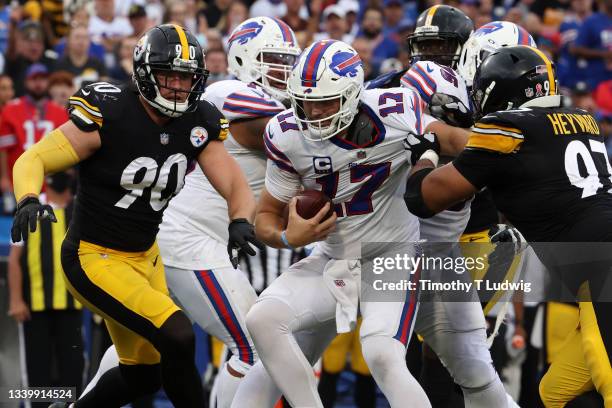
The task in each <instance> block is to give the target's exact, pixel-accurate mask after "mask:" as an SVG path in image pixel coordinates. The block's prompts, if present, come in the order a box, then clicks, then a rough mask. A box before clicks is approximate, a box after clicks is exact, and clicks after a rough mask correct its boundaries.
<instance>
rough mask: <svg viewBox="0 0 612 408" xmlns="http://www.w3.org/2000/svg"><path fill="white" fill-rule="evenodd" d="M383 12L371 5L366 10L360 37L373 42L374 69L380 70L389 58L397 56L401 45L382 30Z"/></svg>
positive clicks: (375, 70)
mask: <svg viewBox="0 0 612 408" xmlns="http://www.w3.org/2000/svg"><path fill="white" fill-rule="evenodd" d="M382 29H383V14H382V11H381V10H380V9H377V8H373V7H369V8H367V9H366V10H365V12H364V15H363V21H362V22H361V33H360V34H359V36H360V37H363V38H365V39H367V40H369V41H370V42H371V43H372V69H373V71H374V72H375V73H377V72H378V68H379V67H380V64H381V63H382V62H383V61H384V60H386V59H387V58H397V55H398V52H399V45H398V43H397V42H395V41H394V40H392V39H391V38H390V37H387V36H385V35H384V34H383V32H382Z"/></svg>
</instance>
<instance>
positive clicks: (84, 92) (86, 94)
mask: <svg viewBox="0 0 612 408" xmlns="http://www.w3.org/2000/svg"><path fill="white" fill-rule="evenodd" d="M81 92H83V95H85V96H88V95H89V94H90V92H91V91H86V90H84V89H83V90H82V91H81Z"/></svg>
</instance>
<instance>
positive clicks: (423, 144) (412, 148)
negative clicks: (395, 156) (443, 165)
mask: <svg viewBox="0 0 612 408" xmlns="http://www.w3.org/2000/svg"><path fill="white" fill-rule="evenodd" d="M404 149H406V154H407V155H408V159H409V160H410V163H411V164H412V165H413V166H414V165H415V164H416V162H417V161H419V159H420V158H421V156H422V155H423V154H424V153H425V152H426V151H428V150H431V151H432V152H433V153H435V154H436V155H437V156H439V155H440V142H439V141H438V137H437V136H436V134H435V133H432V132H428V133H425V134H423V135H415V134H409V135H408V137H407V138H406V139H405V140H404ZM428 158H429V157H428ZM432 161H433V160H432ZM436 162H437V159H436ZM434 164H436V165H437V163H434Z"/></svg>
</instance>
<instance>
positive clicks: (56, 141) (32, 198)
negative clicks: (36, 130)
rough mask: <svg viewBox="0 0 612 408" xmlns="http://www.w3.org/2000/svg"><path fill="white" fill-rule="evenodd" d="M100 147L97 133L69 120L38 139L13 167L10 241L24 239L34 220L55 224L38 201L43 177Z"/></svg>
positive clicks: (78, 160)
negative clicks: (44, 218)
mask: <svg viewBox="0 0 612 408" xmlns="http://www.w3.org/2000/svg"><path fill="white" fill-rule="evenodd" d="M100 144H101V140H100V134H99V133H98V131H93V132H84V131H82V130H80V129H79V128H78V127H76V125H75V124H74V123H73V122H72V121H68V122H66V123H64V124H63V125H62V126H60V127H58V128H57V129H55V130H53V131H51V132H49V133H48V134H47V135H46V136H45V137H44V138H43V139H42V140H40V141H39V142H38V143H36V144H35V145H33V146H32V147H30V148H29V149H28V150H26V151H25V152H24V153H23V154H22V155H21V156H19V158H18V159H17V161H16V162H15V166H14V167H13V188H14V191H15V198H16V199H17V212H16V213H15V219H14V221H13V227H12V229H11V237H12V239H13V242H17V241H19V240H21V239H23V240H27V235H28V227H29V230H30V232H34V231H35V230H36V220H37V219H38V218H39V217H42V216H49V218H50V219H51V220H52V221H55V215H54V214H53V210H52V209H51V207H50V206H48V205H42V204H40V202H39V201H38V194H40V190H41V188H42V184H43V180H44V178H45V175H47V174H50V173H55V172H58V171H62V170H66V169H68V168H70V167H72V166H74V165H75V164H77V163H78V162H80V161H81V160H84V159H86V158H87V157H89V156H91V155H92V154H93V153H94V152H95V151H96V150H97V149H98V148H99V147H100Z"/></svg>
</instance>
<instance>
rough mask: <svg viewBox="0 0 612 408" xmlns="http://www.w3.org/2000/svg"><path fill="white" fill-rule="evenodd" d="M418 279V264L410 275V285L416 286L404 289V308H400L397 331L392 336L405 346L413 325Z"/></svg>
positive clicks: (416, 303) (419, 273)
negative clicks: (412, 288) (400, 313)
mask: <svg viewBox="0 0 612 408" xmlns="http://www.w3.org/2000/svg"><path fill="white" fill-rule="evenodd" d="M420 280H421V267H420V266H419V267H418V268H417V270H416V271H415V272H414V273H413V274H411V275H410V282H413V283H412V286H413V287H416V289H415V290H410V289H407V290H406V301H405V302H404V308H403V309H402V316H401V318H400V324H399V328H398V329H397V333H395V336H393V338H394V339H396V340H398V341H399V342H401V343H402V344H403V345H404V346H405V347H406V346H407V345H408V341H409V340H410V334H411V333H412V327H413V326H414V321H415V317H416V311H417V306H418V298H419V292H420V290H419V281H420Z"/></svg>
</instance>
